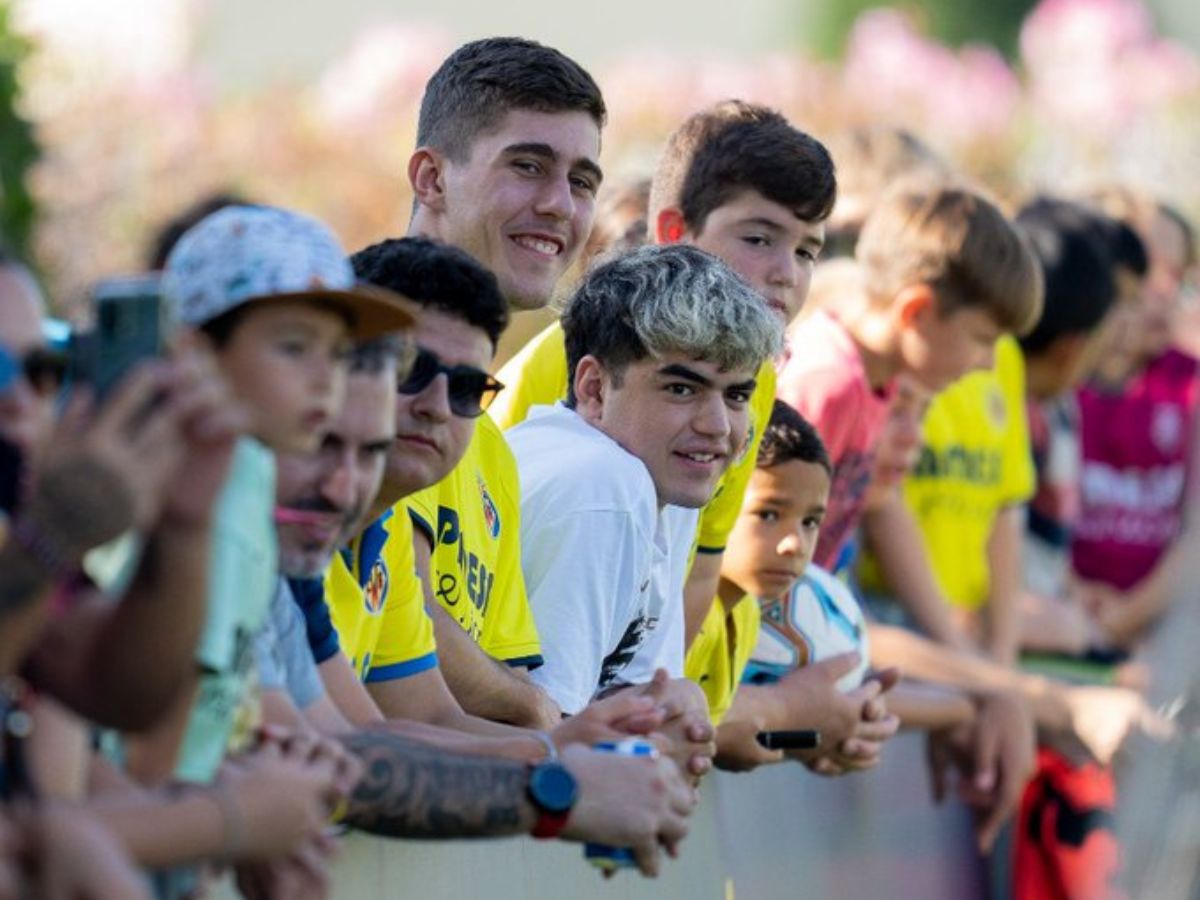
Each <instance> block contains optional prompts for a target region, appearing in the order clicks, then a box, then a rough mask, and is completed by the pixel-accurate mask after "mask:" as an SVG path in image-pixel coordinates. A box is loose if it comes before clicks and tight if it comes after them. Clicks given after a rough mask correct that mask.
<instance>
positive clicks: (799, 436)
mask: <svg viewBox="0 0 1200 900" xmlns="http://www.w3.org/2000/svg"><path fill="white" fill-rule="evenodd" d="M794 459H798V460H800V462H806V463H812V464H813V465H817V466H820V467H821V468H822V469H824V470H825V474H826V475H828V476H829V477H830V478H832V477H833V463H832V462H831V461H830V459H829V451H828V450H826V449H825V442H824V441H822V440H821V435H819V434H817V429H816V428H814V427H813V424H812V423H811V422H809V421H808V419H806V418H804V416H802V415H800V413H798V412H796V410H795V409H793V408H792V407H790V406H788V405H787V404H786V403H784V402H783V401H782V400H776V401H775V405H774V406H773V407H771V419H770V421H769V422H767V427H766V428H764V429H763V436H762V443H760V444H759V445H758V460H757V462H756V465H757V466H758V468H760V469H769V468H771V467H772V466H781V465H783V464H784V463H786V462H791V461H792V460H794Z"/></svg>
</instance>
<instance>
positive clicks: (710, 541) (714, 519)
mask: <svg viewBox="0 0 1200 900" xmlns="http://www.w3.org/2000/svg"><path fill="white" fill-rule="evenodd" d="M497 377H498V378H499V379H500V380H501V381H502V382H503V383H504V385H505V387H504V390H503V391H501V392H500V394H499V396H497V397H496V400H495V402H493V403H492V405H491V406H490V407H488V414H489V415H490V416H492V417H493V418H494V419H495V421H496V423H497V424H498V425H499V426H500V427H501V428H505V429H507V428H512V427H513V426H514V425H516V424H518V423H520V422H523V421H524V420H525V418H526V416H528V415H529V408H530V407H531V406H537V405H539V404H545V405H549V404H551V403H557V402H558V401H559V400H564V399H566V396H567V352H566V348H565V347H564V346H563V332H562V326H560V325H559V324H558V323H557V322H555V323H554V324H552V325H550V326H548V327H547V328H546V329H544V330H543V331H542V333H541V334H539V335H538V336H537V337H535V338H534V339H533V340H532V341H530V342H529V343H528V344H526V345H525V348H524V349H523V350H521V352H520V353H518V354H517V355H516V356H514V357H513V358H512V359H510V360H509V361H508V363H507V364H506V365H505V366H504V368H502V369H501V370H500V373H499V375H498V376H497ZM774 403H775V367H774V365H773V364H772V362H771V361H770V360H768V361H767V362H764V363H763V365H762V367H761V368H760V369H759V371H758V375H757V386H756V387H755V389H754V396H753V397H751V399H750V432H749V436H748V438H747V440H746V445H745V447H744V448H743V449H742V452H741V455H740V456H739V457H738V458H737V459H736V460H735V461H734V462H733V463H732V464H731V465H730V467H729V468H728V469H727V470H726V471H725V474H724V475H722V476H721V480H720V481H719V482H718V483H717V489H716V491H715V492H714V493H713V496H712V499H711V500H709V502H708V504H707V505H706V506H705V507H704V509H703V510H702V511H701V513H700V527H699V530H698V532H697V535H696V548H695V549H696V551H697V552H699V553H721V552H723V551H724V550H725V541H726V540H727V539H728V538H729V533H730V532H731V531H733V526H734V523H735V522H737V517H738V513H739V512H740V511H741V509H742V497H743V496H744V495H745V493H746V485H748V484H749V483H750V475H751V474H752V473H753V472H754V463H755V458H756V457H757V456H758V445H759V444H760V443H761V442H762V432H763V428H765V427H766V423H767V422H768V421H770V418H771V408H772V406H773V405H774Z"/></svg>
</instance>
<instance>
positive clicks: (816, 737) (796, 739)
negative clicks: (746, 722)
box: [754, 728, 821, 750]
mask: <svg viewBox="0 0 1200 900" xmlns="http://www.w3.org/2000/svg"><path fill="white" fill-rule="evenodd" d="M754 737H755V740H757V741H758V743H759V744H760V745H761V746H762V747H765V748H766V749H767V750H815V749H817V747H820V746H821V732H819V731H814V730H813V729H809V728H805V729H800V730H797V731H760V732H759V733H758V734H756V735H755V736H754Z"/></svg>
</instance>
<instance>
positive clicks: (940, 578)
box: [859, 336, 1033, 663]
mask: <svg viewBox="0 0 1200 900" xmlns="http://www.w3.org/2000/svg"><path fill="white" fill-rule="evenodd" d="M914 404H916V405H918V406H920V407H921V410H925V408H926V407H928V408H927V411H925V412H924V415H923V417H922V416H921V413H920V411H918V410H915V409H913V408H912V407H913V405H914ZM922 418H923V423H922ZM913 424H916V425H917V426H918V429H917V430H916V437H917V440H916V443H915V446H914V445H913V444H912V442H911V441H910V436H909V434H908V432H909V430H910V427H911V425H913ZM910 470H911V474H909V472H910ZM901 485H902V488H901ZM897 488H901V490H902V492H903V497H904V502H905V505H906V506H907V507H908V509H909V510H910V511H911V512H912V514H913V517H914V518H915V519H916V522H917V525H918V526H919V527H920V530H921V536H922V539H923V542H924V546H925V548H926V550H927V553H928V557H929V562H930V567H931V569H932V572H933V575H934V578H935V579H936V581H937V585H938V588H939V589H940V590H941V592H942V594H943V595H944V596H945V597H946V599H947V600H948V601H949V602H950V604H951V605H952V607H953V609H954V610H955V611H956V614H957V617H958V619H959V622H960V624H961V626H962V627H963V628H964V630H965V631H966V632H967V633H968V634H971V635H972V636H974V637H975V638H976V639H977V640H978V641H979V643H980V644H981V645H982V646H985V647H986V648H987V649H988V650H989V652H990V654H991V655H992V656H993V658H995V659H997V660H998V661H1000V662H1005V663H1011V662H1012V660H1013V657H1014V655H1015V651H1016V638H1017V636H1018V631H1017V629H1016V627H1015V625H1016V617H1017V605H1018V591H1019V587H1020V573H1019V571H1018V570H1017V568H1016V567H1012V571H1011V572H1006V571H1004V566H1002V565H996V562H997V561H998V557H996V556H995V553H996V552H997V551H998V550H999V548H1000V547H1002V546H1003V539H1004V536H1005V535H1003V534H1002V532H1003V530H1004V529H1008V531H1009V534H1008V535H1007V536H1008V537H1010V538H1012V540H1013V541H1014V542H1019V537H1020V506H1021V504H1023V503H1025V502H1026V501H1028V499H1029V498H1030V496H1032V494H1033V462H1032V459H1031V458H1030V451H1029V435H1028V430H1027V427H1026V419H1025V365H1024V361H1023V359H1022V357H1021V351H1020V348H1019V347H1018V346H1017V344H1016V341H1014V340H1013V339H1012V338H1011V337H1007V336H1006V337H1003V338H1001V339H1000V341H999V342H997V344H996V362H995V365H994V366H993V368H992V369H990V370H987V371H982V372H974V373H972V374H970V375H967V376H966V377H965V378H962V379H961V380H960V381H958V382H956V383H955V384H953V385H951V386H950V387H949V388H947V389H946V390H945V391H943V392H942V393H940V394H938V395H937V396H936V397H934V398H932V403H930V400H929V395H928V393H927V392H924V391H922V390H921V388H920V386H919V385H917V384H915V383H909V384H906V385H905V386H904V388H902V389H901V390H900V391H898V392H897V396H896V398H895V399H894V400H893V403H892V410H891V411H890V412H889V419H888V422H887V424H886V425H885V426H884V433H883V437H882V438H881V440H880V444H879V454H878V456H877V457H876V460H875V473H874V475H873V478H872V483H871V494H872V495H875V494H879V495H888V494H891V493H892V492H894V491H895V490H896V489H897ZM870 502H871V501H870V500H868V504H870ZM1009 519H1011V520H1012V521H1008V520H1009ZM859 579H860V582H861V583H862V584H863V586H864V588H865V589H866V590H868V591H874V590H879V589H881V587H882V586H881V584H880V580H881V579H880V575H879V572H878V567H877V565H876V563H875V560H874V558H873V557H871V556H870V555H868V556H866V557H864V559H863V560H862V562H861V563H860V567H859ZM881 615H883V617H884V618H889V617H888V616H887V615H885V614H883V613H881ZM1006 623H1008V624H1007V625H1006Z"/></svg>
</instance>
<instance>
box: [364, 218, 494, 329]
mask: <svg viewBox="0 0 1200 900" xmlns="http://www.w3.org/2000/svg"><path fill="white" fill-rule="evenodd" d="M350 264H351V265H352V266H353V267H354V274H355V275H357V276H358V278H359V279H360V280H361V281H365V282H367V283H368V284H373V285H376V286H377V287H382V288H387V289H388V290H390V291H394V292H396V293H397V294H400V295H402V296H404V297H407V298H408V299H409V300H412V301H413V302H414V303H416V304H417V305H418V306H423V307H426V308H429V309H436V310H438V311H440V312H444V313H449V314H450V315H453V316H457V317H458V318H460V319H462V320H463V321H464V322H466V323H467V324H468V325H471V326H473V327H475V328H478V329H480V330H481V331H484V332H486V333H487V336H488V338H489V339H490V340H491V342H492V348H493V349H494V348H495V346H496V342H497V341H498V340H499V339H500V334H501V333H502V332H503V331H504V329H505V328H506V327H507V326H508V304H506V303H505V302H504V297H503V295H502V294H501V293H500V286H499V285H498V284H497V283H496V276H495V275H493V274H492V273H491V272H489V271H488V270H487V269H485V268H484V267H483V266H482V265H481V264H480V263H478V262H477V261H476V260H475V258H474V257H473V256H471V255H470V254H469V253H466V252H464V251H462V250H459V249H458V248H457V247H450V246H447V245H446V244H439V243H438V242H437V241H431V240H429V239H428V238H421V237H406V238H389V239H388V240H385V241H380V242H379V243H377V244H372V245H371V246H369V247H365V248H363V249H362V250H359V251H358V252H357V253H355V254H354V255H353V256H351V257H350Z"/></svg>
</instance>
